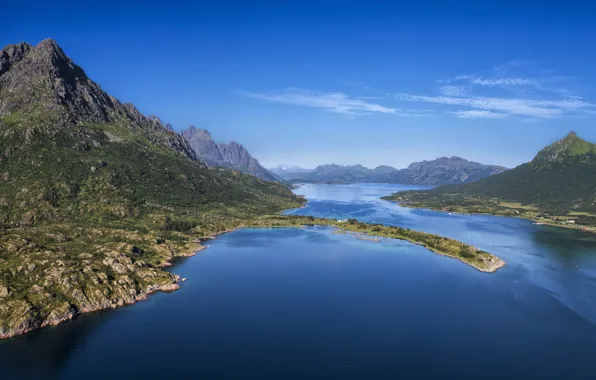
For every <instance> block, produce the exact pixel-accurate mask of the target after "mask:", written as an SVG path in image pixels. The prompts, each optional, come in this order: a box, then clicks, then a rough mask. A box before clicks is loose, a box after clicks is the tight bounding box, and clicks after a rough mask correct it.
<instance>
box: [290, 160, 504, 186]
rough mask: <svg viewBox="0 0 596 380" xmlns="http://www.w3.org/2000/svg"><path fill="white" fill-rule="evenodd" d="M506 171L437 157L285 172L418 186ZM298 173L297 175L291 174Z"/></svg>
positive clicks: (307, 178)
mask: <svg viewBox="0 0 596 380" xmlns="http://www.w3.org/2000/svg"><path fill="white" fill-rule="evenodd" d="M505 170H507V169H506V168H504V167H502V166H497V165H483V164H480V163H477V162H474V161H468V160H465V159H463V158H461V157H457V156H453V157H440V158H437V159H435V160H428V161H421V162H413V163H411V164H410V165H408V167H406V168H404V169H396V168H393V167H391V166H387V165H379V166H377V167H376V168H374V169H370V168H367V167H365V166H362V165H337V164H328V165H319V166H317V167H316V168H315V169H313V170H312V171H310V172H305V173H285V174H284V173H282V174H281V175H282V176H283V177H284V178H286V179H292V180H294V181H295V182H299V181H301V180H305V181H312V182H331V183H342V182H381V183H401V184H415V185H431V186H436V185H443V184H452V183H466V182H471V181H476V180H478V179H480V178H484V177H487V176H490V175H493V174H496V173H501V172H503V171H505ZM291 175H295V176H296V177H294V178H289V176H291Z"/></svg>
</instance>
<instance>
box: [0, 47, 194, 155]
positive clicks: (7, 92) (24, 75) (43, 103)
mask: <svg viewBox="0 0 596 380" xmlns="http://www.w3.org/2000/svg"><path fill="white" fill-rule="evenodd" d="M7 115H17V116H18V118H19V119H20V120H22V121H24V120H30V124H32V125H36V126H41V125H46V126H51V128H52V129H58V128H69V127H73V126H75V125H81V124H118V125H121V126H125V127H126V128H129V129H130V130H139V128H140V130H141V131H143V130H144V131H145V133H148V134H150V136H149V135H148V136H147V137H148V138H149V139H150V140H151V141H152V142H153V143H157V144H160V145H163V146H167V147H169V148H173V149H175V150H177V151H179V152H181V153H183V154H185V155H187V156H188V157H189V158H191V159H196V155H195V153H194V152H193V150H192V148H191V147H190V146H189V145H188V143H187V142H186V140H184V139H183V138H182V137H181V136H179V135H178V134H177V133H175V132H173V131H171V130H168V128H167V127H166V126H165V125H164V124H163V123H162V122H161V121H160V120H159V119H157V118H149V117H146V116H144V115H143V114H141V113H140V112H139V111H138V110H137V108H136V107H135V106H134V105H132V104H123V103H121V102H120V101H118V100H117V99H116V98H114V97H112V96H110V95H108V94H107V93H106V92H105V91H103V90H102V89H101V87H100V86H99V85H98V84H96V83H95V82H93V81H92V80H91V79H89V78H88V77H87V75H86V74H85V71H84V70H83V69H82V68H81V67H79V66H78V65H76V64H75V63H74V62H73V61H72V60H71V59H70V57H68V56H67V55H66V54H65V53H64V51H63V50H62V48H61V47H60V46H59V45H58V43H57V42H56V41H55V40H53V39H45V40H43V41H41V42H40V43H39V44H37V45H36V46H31V45H29V44H27V43H20V44H16V45H7V46H5V47H4V48H3V49H2V52H1V53H0V116H7Z"/></svg>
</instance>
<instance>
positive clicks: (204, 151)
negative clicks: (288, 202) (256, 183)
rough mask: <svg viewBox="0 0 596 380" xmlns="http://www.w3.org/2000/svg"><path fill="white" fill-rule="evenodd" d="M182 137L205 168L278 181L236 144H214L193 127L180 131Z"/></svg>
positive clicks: (206, 135) (203, 132)
mask: <svg viewBox="0 0 596 380" xmlns="http://www.w3.org/2000/svg"><path fill="white" fill-rule="evenodd" d="M182 136H184V138H186V140H188V142H189V143H190V146H191V147H192V148H193V149H194V151H195V153H196V155H197V157H198V158H199V160H201V161H203V162H204V163H205V164H206V165H207V166H211V167H221V168H229V169H235V170H238V171H241V172H243V173H248V174H252V175H254V176H255V177H257V178H260V179H262V180H264V181H277V179H278V178H277V177H276V176H275V175H274V174H273V173H271V172H270V171H268V170H267V169H265V168H264V167H263V166H261V164H260V163H259V161H257V160H256V159H255V158H254V157H252V156H251V155H250V153H248V151H247V150H246V149H245V148H244V147H243V146H242V145H240V144H238V143H236V142H231V143H229V144H221V143H219V144H216V143H215V141H213V138H212V137H211V134H210V133H209V132H208V131H207V130H205V129H199V128H195V127H193V126H191V127H189V128H188V129H186V130H184V131H182Z"/></svg>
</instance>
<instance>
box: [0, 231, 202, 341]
mask: <svg viewBox="0 0 596 380" xmlns="http://www.w3.org/2000/svg"><path fill="white" fill-rule="evenodd" d="M46 230H47V229H42V231H46ZM87 234H88V236H86V237H85V238H92V239H94V240H95V239H96V240H97V241H98V242H102V244H101V245H97V246H95V247H94V248H93V249H91V250H90V251H89V252H91V253H88V252H84V253H81V254H79V255H78V256H73V255H72V253H71V252H69V251H66V252H65V251H63V248H62V243H63V242H64V241H69V242H71V244H73V246H74V247H76V246H77V244H78V243H77V241H76V240H79V239H80V238H81V237H80V236H79V237H78V238H76V237H74V236H67V235H65V234H64V233H62V232H57V233H44V234H32V233H31V230H23V231H21V232H17V231H15V233H12V234H10V235H3V236H2V237H1V238H0V250H2V252H3V253H2V254H1V255H0V270H1V272H2V274H3V276H4V277H6V278H8V279H10V282H9V283H7V284H6V283H4V282H0V339H1V338H9V337H13V336H16V335H20V334H24V333H27V332H29V331H32V330H35V329H38V328H42V327H45V326H53V325H57V324H59V323H62V322H64V321H67V320H69V319H72V318H74V317H76V316H77V315H79V314H81V313H87V312H92V311H97V310H102V309H111V308H117V307H121V306H125V305H130V304H133V303H135V302H138V301H140V300H143V299H146V298H147V297H148V296H149V295H150V294H151V293H154V292H156V291H165V292H170V291H175V290H177V289H178V288H179V285H178V282H179V281H180V276H178V275H175V274H172V273H168V272H165V271H163V270H162V269H161V268H160V267H163V266H166V265H168V264H169V262H168V260H171V259H172V258H174V257H188V256H192V255H194V254H195V253H196V252H197V251H199V250H200V249H201V248H203V247H202V246H201V245H200V244H199V243H196V242H188V243H182V244H180V243H175V242H171V243H166V242H160V243H159V244H157V243H156V242H155V237H154V236H153V235H151V234H148V235H139V234H135V233H129V232H124V231H118V230H100V229H96V230H91V231H88V232H87ZM42 236H43V239H44V241H46V242H47V243H46V244H45V245H38V244H36V242H35V241H36V240H38V239H40V238H42ZM114 236H119V238H117V239H116V240H119V239H122V238H126V237H127V238H128V239H134V240H136V241H140V242H142V245H143V246H144V247H145V249H140V248H137V249H136V250H135V249H133V248H134V246H132V245H130V244H128V243H118V242H114V241H112V240H113V237H114ZM105 239H108V240H105ZM169 244H176V245H172V246H170V245H169ZM67 247H68V246H67ZM160 247H166V248H167V249H163V250H160V249H159V248H160ZM89 248H91V247H89ZM72 249H73V248H71V249H70V250H72ZM145 250H151V251H153V252H156V254H157V257H159V263H160V264H159V265H157V266H156V265H151V264H149V263H147V262H146V261H145V260H142V259H141V256H142V255H143V254H144V253H143V252H145ZM15 255H19V256H20V257H21V259H20V260H19V261H14V260H11V257H14V256H15ZM150 258H151V257H150V256H147V259H150Z"/></svg>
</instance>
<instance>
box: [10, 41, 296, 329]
mask: <svg viewBox="0 0 596 380" xmlns="http://www.w3.org/2000/svg"><path fill="white" fill-rule="evenodd" d="M302 201H303V200H302V199H300V198H298V197H296V196H295V195H293V194H292V193H291V192H290V191H289V190H288V189H286V188H284V187H283V186H282V185H280V184H278V183H274V182H264V181H261V180H259V179H257V178H255V177H253V176H251V175H248V174H243V173H240V172H237V171H233V170H227V169H209V168H207V167H206V166H205V165H204V164H202V163H201V162H200V161H198V160H197V158H196V155H195V153H194V152H193V150H192V148H191V147H190V145H189V144H188V142H187V141H186V140H185V139H184V138H183V137H182V136H180V135H178V134H177V133H175V132H173V131H172V130H171V129H169V128H167V127H165V126H164V125H163V124H161V122H160V121H159V120H158V119H157V118H148V117H145V116H144V115H142V114H141V113H140V112H138V111H137V110H136V108H135V107H134V106H132V105H130V104H122V103H120V102H119V101H118V100H117V99H115V98H113V97H111V96H109V95H108V94H106V93H105V92H104V91H103V90H101V88H100V87H99V86H98V85H97V84H95V83H94V82H92V81H91V80H90V79H89V78H87V76H86V75H85V73H84V71H83V70H82V69H81V68H80V67H78V66H77V65H75V64H74V63H73V62H72V61H71V60H70V58H68V57H67V56H66V55H65V54H64V52H63V51H62V49H61V48H60V47H59V46H58V45H57V44H56V43H55V41H53V40H45V41H43V42H41V43H40V44H39V45H37V46H31V45H28V44H26V43H22V44H17V45H9V46H6V47H5V48H4V49H3V50H2V52H1V54H0V337H8V336H12V335H16V334H19V333H23V332H26V331H30V330H32V329H35V328H38V327H42V326H45V325H49V324H56V323H60V322H62V321H64V320H66V319H69V318H72V317H73V316H75V315H76V314H78V313H80V312H84V311H91V310H97V309H103V308H109V307H117V306H121V305H123V304H128V303H133V302H135V301H136V300H138V299H142V298H144V297H146V295H148V294H149V293H151V292H152V291H155V290H160V289H161V290H172V289H175V288H176V287H177V285H176V282H177V281H178V278H177V277H176V276H174V275H172V274H170V273H167V272H164V271H163V270H161V269H160V268H161V267H162V266H165V265H168V264H169V262H170V261H171V260H173V259H174V258H176V257H178V256H187V255H191V254H193V253H194V252H196V250H197V249H200V245H199V244H198V239H200V238H202V237H205V236H208V235H211V234H213V233H217V232H221V231H224V230H226V229H230V228H233V227H235V226H237V225H239V224H241V223H242V222H243V221H245V220H247V219H249V218H252V217H254V216H256V215H261V214H266V213H271V212H276V211H279V210H281V209H283V208H288V207H296V206H298V205H300V204H301V202H302Z"/></svg>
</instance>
